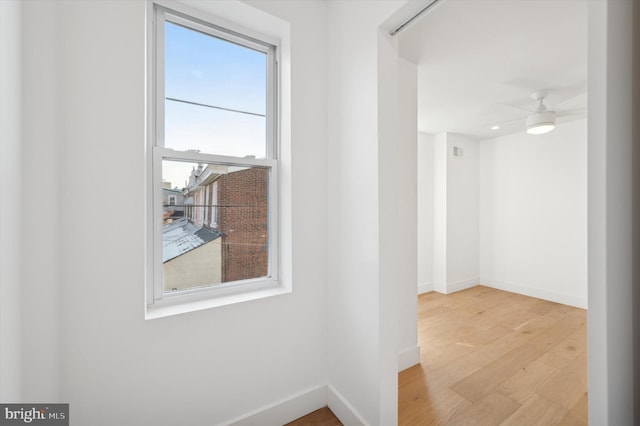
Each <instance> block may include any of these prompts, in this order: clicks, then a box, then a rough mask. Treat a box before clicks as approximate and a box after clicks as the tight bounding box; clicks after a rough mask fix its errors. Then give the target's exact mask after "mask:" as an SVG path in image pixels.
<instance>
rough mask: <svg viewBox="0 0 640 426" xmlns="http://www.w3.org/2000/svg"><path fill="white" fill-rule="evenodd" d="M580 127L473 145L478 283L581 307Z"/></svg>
mask: <svg viewBox="0 0 640 426" xmlns="http://www.w3.org/2000/svg"><path fill="white" fill-rule="evenodd" d="M586 142H587V123H586V120H578V121H573V122H570V123H563V124H560V125H559V126H557V128H556V129H555V130H554V131H552V132H550V133H548V134H545V135H539V136H534V135H528V134H526V133H524V132H523V133H516V134H512V135H507V136H503V137H500V138H496V139H493V140H486V141H482V142H481V143H480V230H481V231H480V235H481V237H480V238H481V243H480V257H481V267H480V271H481V282H482V283H483V284H486V285H489V286H492V287H496V288H501V289H504V290H508V291H514V292H517V293H521V294H526V295H530V296H533V297H540V298H543V299H547V300H552V301H555V302H559V303H565V304H569V305H573V306H578V307H582V308H586V306H587V233H586V229H587V208H586V206H587V143H586Z"/></svg>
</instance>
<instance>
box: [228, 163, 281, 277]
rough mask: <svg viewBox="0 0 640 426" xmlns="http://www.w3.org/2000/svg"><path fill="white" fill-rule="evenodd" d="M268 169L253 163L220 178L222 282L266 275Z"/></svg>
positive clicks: (267, 256)
mask: <svg viewBox="0 0 640 426" xmlns="http://www.w3.org/2000/svg"><path fill="white" fill-rule="evenodd" d="M268 200H269V171H268V170H267V169H264V168H259V167H254V168H250V169H243V170H239V171H235V172H231V173H227V174H223V175H221V176H220V178H219V179H218V212H217V216H218V221H217V223H218V230H220V231H221V232H222V282H229V281H238V280H245V279H250V278H258V277H264V276H266V275H267V274H268V273H269V270H268V259H269V250H268V247H269V246H268V236H269V229H268V223H269V205H268Z"/></svg>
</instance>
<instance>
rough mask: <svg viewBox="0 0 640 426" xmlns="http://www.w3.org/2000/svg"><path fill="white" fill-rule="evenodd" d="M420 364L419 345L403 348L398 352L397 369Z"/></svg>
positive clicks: (400, 369)
mask: <svg viewBox="0 0 640 426" xmlns="http://www.w3.org/2000/svg"><path fill="white" fill-rule="evenodd" d="M416 364H420V346H417V345H416V346H414V347H411V348H407V349H404V350H402V351H400V353H399V354H398V371H399V372H400V371H402V370H406V369H407V368H409V367H413V366H414V365H416Z"/></svg>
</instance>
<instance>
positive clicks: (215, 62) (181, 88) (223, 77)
mask: <svg viewBox="0 0 640 426" xmlns="http://www.w3.org/2000/svg"><path fill="white" fill-rule="evenodd" d="M266 70H267V55H266V54H264V53H262V52H259V51H255V50H253V49H249V48H247V47H244V46H239V45H237V44H234V43H230V42H228V41H225V40H222V39H218V38H216V37H212V36H210V35H208V34H203V33H200V32H197V31H194V30H191V29H187V28H184V27H181V26H179V25H176V24H173V23H170V22H167V23H166V24H165V97H168V98H176V99H180V100H184V101H188V102H196V103H201V104H206V105H212V106H216V107H222V108H227V109H232V110H240V111H246V112H250V113H252V114H262V115H264V114H265V113H266V102H265V101H266V87H267V84H266V83H267V81H266V80H267V77H266ZM165 146H166V147H167V148H173V149H176V150H181V151H183V150H188V149H198V150H200V151H201V152H204V153H213V154H221V155H231V156H237V157H244V156H247V155H254V156H256V157H257V158H263V157H265V154H266V119H265V118H264V117H260V116H256V115H249V114H242V113H238V112H231V111H223V110H219V109H213V108H207V107H203V106H197V105H191V104H186V103H182V102H175V101H169V100H167V101H165ZM180 166H181V165H180V164H178V163H175V162H171V163H167V162H165V166H163V179H164V180H167V181H170V182H171V183H172V185H173V186H179V187H182V186H183V185H184V181H185V180H186V179H187V178H188V176H189V173H190V171H191V167H192V164H191V163H188V164H184V167H180ZM185 173H186V175H185Z"/></svg>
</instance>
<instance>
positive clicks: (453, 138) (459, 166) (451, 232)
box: [423, 133, 479, 293]
mask: <svg viewBox="0 0 640 426" xmlns="http://www.w3.org/2000/svg"><path fill="white" fill-rule="evenodd" d="M456 147H457V148H460V149H461V150H462V152H463V155H462V157H454V155H453V152H454V148H456ZM433 197H434V199H433V283H434V284H433V289H434V290H436V291H438V292H441V293H451V292H454V291H458V290H462V289H465V288H469V287H472V286H474V285H477V284H479V264H478V248H479V243H478V241H479V231H478V142H477V141H475V140H473V139H470V138H467V137H464V136H461V135H456V134H452V133H440V134H437V135H435V136H434V138H433ZM423 226H424V224H423ZM423 244H424V243H423Z"/></svg>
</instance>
